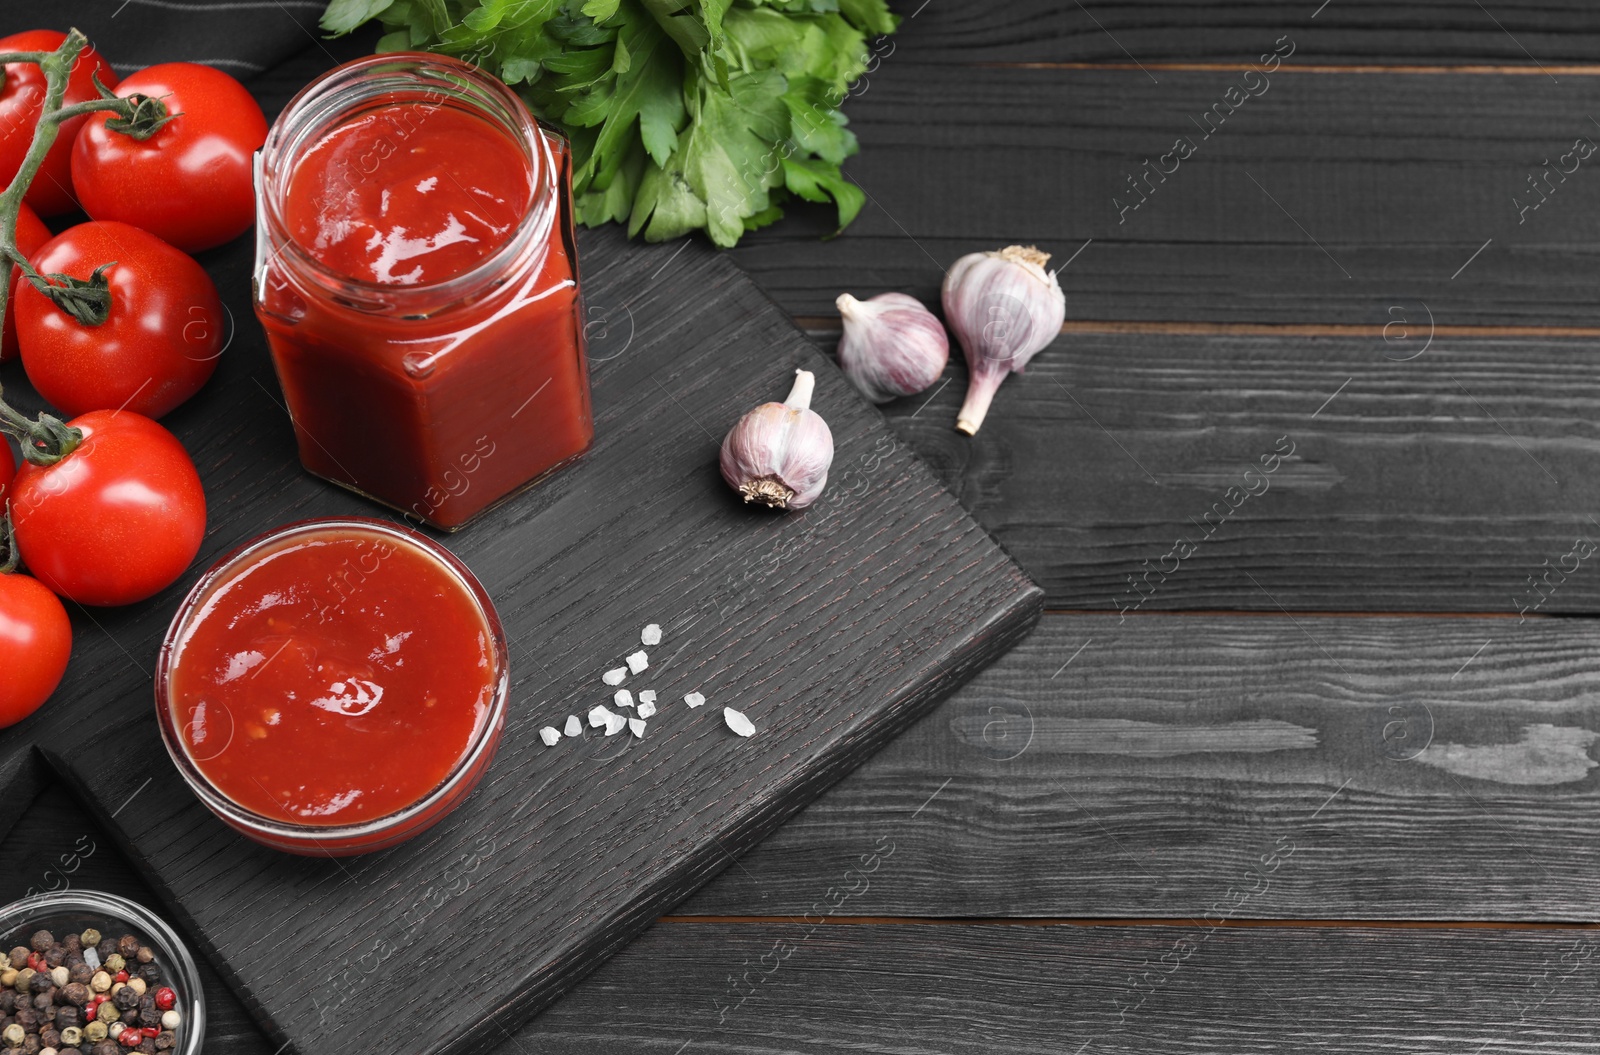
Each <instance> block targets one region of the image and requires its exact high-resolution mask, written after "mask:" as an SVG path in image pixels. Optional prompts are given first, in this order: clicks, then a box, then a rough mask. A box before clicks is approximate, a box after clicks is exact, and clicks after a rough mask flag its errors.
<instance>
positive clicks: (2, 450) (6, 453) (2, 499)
mask: <svg viewBox="0 0 1600 1055" xmlns="http://www.w3.org/2000/svg"><path fill="white" fill-rule="evenodd" d="M16 474H17V462H16V459H15V458H13V457H12V456H11V444H9V443H7V442H6V441H5V439H4V438H3V437H0V518H4V516H5V508H6V505H5V503H6V489H7V488H8V487H10V486H11V478H12V477H13V476H15V475H16ZM4 556H5V554H0V559H3V558H4Z"/></svg>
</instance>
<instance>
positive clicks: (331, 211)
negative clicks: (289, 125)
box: [284, 103, 529, 286]
mask: <svg viewBox="0 0 1600 1055" xmlns="http://www.w3.org/2000/svg"><path fill="white" fill-rule="evenodd" d="M424 108H425V109H424ZM397 129H406V130H408V131H410V132H411V133H412V134H411V135H409V136H407V137H406V139H405V140H404V141H402V142H401V143H400V144H399V145H398V146H394V145H393V143H392V141H391V140H390V136H391V135H393V134H394V133H395V131H396V130H397ZM379 154H381V155H382V156H381V157H379V156H378V155H379ZM369 165H370V166H372V167H373V168H375V169H377V168H379V167H381V169H382V179H381V180H380V179H366V178H364V171H363V170H364V168H365V167H367V166H369ZM528 192H529V187H528V163H527V159H526V158H525V157H523V154H522V152H521V151H520V150H518V149H517V148H516V147H515V146H513V145H512V144H511V143H510V142H509V141H507V139H506V137H505V136H504V135H502V134H500V133H499V132H498V131H496V130H495V129H493V128H491V127H490V126H489V125H488V124H486V123H485V122H484V121H483V120H482V119H481V118H477V117H474V116H472V115H471V114H469V113H466V112H464V111H461V110H447V109H444V108H442V107H432V106H430V105H429V104H426V103H422V104H417V103H390V104H387V105H382V106H378V107H376V108H375V109H372V110H369V111H367V112H365V113H362V114H359V115H357V116H355V117H354V118H352V119H351V120H349V121H347V122H345V123H344V124H341V125H338V126H336V127H335V128H334V129H333V130H332V131H330V132H328V133H327V134H326V135H325V136H323V137H322V138H321V139H320V140H319V141H317V142H316V143H315V144H314V145H313V146H312V147H311V148H310V149H309V150H308V151H307V152H306V153H305V154H304V155H303V156H302V157H301V159H300V162H299V164H297V165H296V166H295V168H294V171H293V172H292V173H291V174H290V176H289V189H288V193H287V195H286V196H285V202H284V204H285V214H286V219H287V220H288V222H289V233H290V235H291V237H293V238H294V240H295V241H296V242H298V243H300V244H301V245H302V246H304V247H305V248H306V249H307V251H309V252H310V253H311V255H312V256H314V257H316V258H317V259H318V260H319V261H321V262H322V263H323V264H324V265H326V266H327V267H329V268H331V269H332V270H334V271H337V272H338V273H339V274H342V275H349V276H350V277H352V278H358V279H361V280H363V281H365V282H379V283H387V284H393V285H400V286H412V285H417V284H419V283H426V282H439V281H442V280H444V279H449V278H454V277H456V276H457V275H460V274H462V273H464V272H466V271H470V270H471V269H472V268H473V267H475V266H477V264H478V262H479V261H481V260H482V259H483V258H484V257H485V256H487V255H489V254H490V253H492V252H493V251H494V250H496V249H498V248H500V247H501V246H502V245H504V244H505V241H506V239H507V238H508V237H509V236H510V234H511V232H512V231H514V230H516V226H517V224H518V223H519V222H520V221H521V220H522V217H523V215H524V214H525V212H526V208H527V202H528V197H529V193H528Z"/></svg>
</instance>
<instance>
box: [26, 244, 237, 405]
mask: <svg viewBox="0 0 1600 1055" xmlns="http://www.w3.org/2000/svg"><path fill="white" fill-rule="evenodd" d="M31 260H32V263H33V266H34V267H35V268H36V269H37V270H38V271H39V272H40V273H41V274H51V273H60V274H65V275H71V276H72V277H73V278H83V279H86V278H88V277H89V276H90V275H92V274H93V273H94V270H95V268H97V267H99V266H100V265H101V264H106V263H111V262H113V261H114V262H115V264H116V266H114V267H112V268H111V269H110V270H109V271H107V272H106V277H107V278H108V279H109V281H110V288H111V314H110V317H109V318H107V319H106V321H105V322H104V323H102V324H101V325H99V326H84V325H83V324H81V323H79V322H77V321H76V320H75V319H73V318H72V316H70V315H68V314H67V313H66V312H64V311H62V310H61V309H60V308H58V307H56V306H55V304H54V303H53V302H52V301H51V300H50V298H49V297H46V296H45V295H44V294H43V293H40V292H39V291H38V290H37V289H35V288H34V287H33V284H32V283H29V282H24V283H21V284H19V286H18V288H17V303H16V315H17V340H18V343H19V344H20V345H21V347H22V366H23V368H24V369H25V370H26V371H27V372H28V380H29V381H31V382H33V387H34V388H36V389H38V390H39V394H40V395H41V396H43V397H44V398H45V399H46V400H48V401H49V402H50V403H51V404H52V405H54V406H56V407H58V408H60V409H61V410H63V411H65V412H66V413H67V415H69V416H76V415H78V414H86V413H88V412H89V411H91V410H119V409H121V410H131V411H133V412H134V413H136V414H143V415H145V416H146V417H150V418H159V417H161V416H162V415H164V414H166V413H167V412H168V411H170V410H172V409H173V408H174V407H176V406H178V404H180V403H182V402H183V401H184V400H186V399H188V398H189V397H190V396H192V395H194V394H195V393H196V392H198V391H199V390H200V388H201V386H203V385H204V384H205V383H206V381H207V380H209V379H210V377H211V375H212V373H213V372H214V371H215V370H216V368H217V357H218V355H219V354H220V353H221V351H222V342H223V338H224V336H225V333H226V331H227V328H228V327H227V322H226V319H225V315H224V312H223V308H222V301H221V300H220V299H219V298H218V297H217V287H216V286H215V285H214V284H213V283H212V281H211V277H210V276H209V275H207V274H206V272H205V269H204V268H202V267H201V266H200V265H199V264H198V263H196V262H195V260H194V258H193V257H190V256H189V255H188V254H186V253H184V252H182V251H181V250H178V249H174V248H173V247H172V246H170V245H168V244H167V243H165V242H163V241H161V239H159V238H157V237H156V236H155V235H153V234H149V233H147V232H145V231H141V230H139V229H138V228H137V227H130V226H129V225H128V224H125V223H115V222H107V223H100V222H94V221H91V222H89V223H82V224H79V225H78V226H76V227H69V228H68V229H67V230H65V231H63V232H61V233H60V234H58V235H56V237H54V238H52V239H51V240H50V241H48V242H46V243H45V245H44V247H43V248H42V249H40V250H39V251H38V252H37V253H35V254H34V255H33V257H32V258H31Z"/></svg>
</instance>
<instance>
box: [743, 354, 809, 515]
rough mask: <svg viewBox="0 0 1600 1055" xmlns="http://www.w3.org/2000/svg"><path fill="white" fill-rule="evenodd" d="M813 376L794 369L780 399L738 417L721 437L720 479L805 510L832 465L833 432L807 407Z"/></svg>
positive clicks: (747, 496)
mask: <svg viewBox="0 0 1600 1055" xmlns="http://www.w3.org/2000/svg"><path fill="white" fill-rule="evenodd" d="M816 380H817V379H816V375H814V374H812V373H811V371H809V370H796V371H795V372H794V388H793V389H792V390H791V391H790V392H789V398H788V399H786V400H784V401H783V402H782V403H763V404H761V405H760V406H759V407H757V408H756V409H754V410H752V411H750V413H748V414H746V415H745V416H744V417H742V418H740V419H739V420H738V422H737V423H736V424H735V425H734V426H733V428H731V429H729V430H728V435H727V438H725V439H724V440H723V441H722V457H721V466H722V478H723V479H724V480H726V481H728V486H729V487H731V488H733V489H734V490H735V491H738V492H739V493H740V494H741V495H743V496H744V500H745V501H746V502H758V503H760V504H761V505H764V506H769V507H770V508H772V509H804V508H805V507H806V506H808V505H810V504H811V503H812V502H815V501H816V500H817V496H818V495H820V494H822V488H823V487H824V486H825V485H826V484H827V482H828V467H829V466H830V465H832V464H833V433H832V432H830V431H828V423H827V422H826V421H823V420H822V416H821V415H819V414H818V413H817V412H816V411H814V410H812V409H811V390H812V389H813V388H814V387H815V386H816Z"/></svg>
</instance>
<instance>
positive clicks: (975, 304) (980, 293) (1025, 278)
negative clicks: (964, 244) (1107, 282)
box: [941, 245, 1067, 436]
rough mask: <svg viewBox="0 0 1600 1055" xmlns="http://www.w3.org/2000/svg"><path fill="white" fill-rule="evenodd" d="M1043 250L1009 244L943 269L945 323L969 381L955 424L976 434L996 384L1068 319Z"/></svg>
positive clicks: (1023, 363) (1016, 369)
mask: <svg viewBox="0 0 1600 1055" xmlns="http://www.w3.org/2000/svg"><path fill="white" fill-rule="evenodd" d="M1049 260H1050V254H1049V253H1041V252H1040V251H1039V250H1037V249H1035V248H1034V247H1033V246H1031V245H1030V246H1021V245H1009V246H1006V247H1005V248H1004V249H1000V250H996V251H994V252H990V253H969V254H967V255H966V256H964V257H962V258H961V259H960V260H957V261H956V262H955V264H954V265H952V266H951V268H950V270H949V271H947V272H945V276H944V286H943V288H942V290H941V295H942V299H943V300H944V317H945V321H947V322H948V323H949V324H950V329H951V330H953V331H955V335H956V340H958V341H960V342H961V350H962V351H963V352H965V353H966V356H967V366H968V367H969V368H970V369H971V379H970V380H969V381H968V383H967V398H966V401H965V402H964V403H962V405H961V413H960V414H959V415H958V416H957V418H956V428H957V429H959V430H960V431H962V432H965V433H966V434H967V435H968V436H971V435H973V434H975V433H976V432H977V431H978V427H979V426H980V425H982V424H983V419H984V416H985V415H986V414H988V412H989V403H990V402H991V401H992V400H993V399H994V394H995V392H996V391H997V390H998V389H999V388H1000V382H1001V381H1003V380H1005V376H1006V374H1008V373H1011V372H1013V371H1014V372H1016V373H1019V374H1020V373H1022V369H1023V367H1025V366H1027V365H1028V360H1029V359H1032V358H1033V357H1034V355H1035V354H1036V353H1037V352H1038V351H1039V350H1040V349H1041V348H1044V347H1045V346H1046V345H1048V344H1049V343H1050V342H1051V341H1053V340H1055V339H1056V336H1057V335H1058V334H1059V333H1060V332H1061V323H1062V322H1063V321H1064V320H1065V319H1066V317H1067V300H1066V297H1065V296H1064V295H1063V294H1062V292H1061V285H1060V283H1058V282H1057V281H1056V273H1055V272H1054V271H1046V270H1045V269H1044V265H1045V264H1046V263H1048V262H1049Z"/></svg>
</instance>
